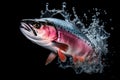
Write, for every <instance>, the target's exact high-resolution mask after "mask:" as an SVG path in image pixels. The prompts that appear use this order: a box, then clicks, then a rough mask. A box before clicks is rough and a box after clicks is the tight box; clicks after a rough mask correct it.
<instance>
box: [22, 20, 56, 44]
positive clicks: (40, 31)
mask: <svg viewBox="0 0 120 80" xmlns="http://www.w3.org/2000/svg"><path fill="white" fill-rule="evenodd" d="M20 30H21V32H22V33H23V35H25V36H26V37H27V38H28V39H29V40H31V41H32V42H35V43H37V44H40V43H43V44H47V43H49V42H52V41H53V40H55V39H56V38H57V30H56V28H55V26H52V25H50V23H49V24H48V21H46V20H44V19H23V20H22V21H21V26H20Z"/></svg>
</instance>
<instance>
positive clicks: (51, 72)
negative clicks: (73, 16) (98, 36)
mask: <svg viewBox="0 0 120 80" xmlns="http://www.w3.org/2000/svg"><path fill="white" fill-rule="evenodd" d="M64 1H65V2H67V9H68V10H69V11H72V10H71V8H72V7H73V6H74V7H75V8H76V12H77V14H78V15H79V14H80V15H82V11H84V10H87V9H91V8H101V9H105V10H107V12H108V17H111V18H112V20H113V21H112V22H111V23H110V24H108V25H107V31H108V32H109V33H111V37H110V38H109V39H108V41H109V42H108V44H109V53H108V54H107V57H106V61H105V63H106V64H107V67H105V69H104V71H103V73H93V74H86V73H81V74H78V75H76V74H75V72H74V71H73V70H72V69H71V68H68V69H61V68H59V67H58V65H56V62H57V58H56V59H55V60H54V61H53V62H52V63H51V64H49V65H48V66H45V65H44V63H45V60H46V58H47V56H48V55H49V53H50V51H49V50H47V49H44V48H42V47H40V46H38V45H36V44H33V43H32V42H31V41H29V40H28V39H26V38H25V37H24V36H23V35H22V34H21V32H20V30H19V26H20V20H21V19H24V18H39V16H40V10H45V4H46V2H49V7H50V9H53V8H58V9H60V8H61V4H62V2H64ZM116 3H117V2H116ZM113 4H114V5H115V3H114V1H109V0H95V1H91V0H88V1H86V0H16V1H14V2H13V4H11V7H10V10H11V12H12V13H11V14H12V15H13V16H12V15H9V16H10V17H12V19H14V20H10V23H12V26H11V27H10V30H11V31H10V30H8V31H10V33H12V34H11V35H14V36H13V37H11V38H10V40H11V42H10V47H8V46H7V47H6V48H11V49H10V51H12V54H9V56H12V57H10V59H11V60H8V62H9V65H8V70H10V72H9V73H8V75H10V74H12V73H13V74H12V75H11V76H10V77H12V78H15V79H34V80H35V79H39V80H48V79H50V80H52V79H54V80H59V79H61V80H68V79H70V80H119V79H120V78H119V76H120V73H119V67H120V66H119V64H120V62H119V60H120V59H119V57H120V56H119V54H120V51H119V49H120V42H119V41H120V40H119V30H118V29H119V27H120V26H119V22H118V21H119V20H117V19H119V18H118V15H119V13H118V10H117V8H113V7H115V6H113ZM111 27H114V30H110V28H111Z"/></svg>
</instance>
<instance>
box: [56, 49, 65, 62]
mask: <svg viewBox="0 0 120 80" xmlns="http://www.w3.org/2000/svg"><path fill="white" fill-rule="evenodd" d="M58 56H59V58H60V60H61V61H62V62H65V61H66V59H67V58H66V56H65V55H64V54H63V53H62V52H61V50H58Z"/></svg>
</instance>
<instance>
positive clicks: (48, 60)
mask: <svg viewBox="0 0 120 80" xmlns="http://www.w3.org/2000/svg"><path fill="white" fill-rule="evenodd" d="M56 56H57V55H56V54H55V53H50V54H49V56H48V58H47V60H46V63H45V65H48V64H49V63H51V62H52V61H53V60H54V59H55V58H56Z"/></svg>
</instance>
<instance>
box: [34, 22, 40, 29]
mask: <svg viewBox="0 0 120 80" xmlns="http://www.w3.org/2000/svg"><path fill="white" fill-rule="evenodd" d="M33 26H34V27H35V28H37V29H39V28H40V26H41V25H40V24H39V23H35V24H33Z"/></svg>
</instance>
